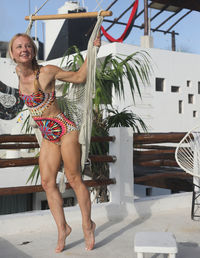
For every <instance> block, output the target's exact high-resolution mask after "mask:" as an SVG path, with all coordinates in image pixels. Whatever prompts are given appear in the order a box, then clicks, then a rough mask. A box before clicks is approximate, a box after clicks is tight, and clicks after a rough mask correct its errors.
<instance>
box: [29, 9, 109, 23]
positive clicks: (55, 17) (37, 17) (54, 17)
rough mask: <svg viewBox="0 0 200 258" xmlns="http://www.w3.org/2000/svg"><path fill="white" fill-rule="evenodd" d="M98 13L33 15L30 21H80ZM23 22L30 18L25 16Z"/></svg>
mask: <svg viewBox="0 0 200 258" xmlns="http://www.w3.org/2000/svg"><path fill="white" fill-rule="evenodd" d="M98 14H99V13H98V12H86V13H64V14H50V15H33V16H32V17H31V19H32V20H33V21H35V20H58V19H80V18H92V17H97V16H98ZM100 15H101V16H104V17H105V16H112V12H111V11H102V12H101V14H100ZM25 20H30V16H25Z"/></svg>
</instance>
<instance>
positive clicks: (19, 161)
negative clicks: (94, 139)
mask: <svg viewBox="0 0 200 258" xmlns="http://www.w3.org/2000/svg"><path fill="white" fill-rule="evenodd" d="M89 159H90V160H91V161H92V162H115V161H116V160H117V158H116V157H115V156H108V155H90V156H89ZM38 160H39V158H38V157H26V158H16V159H0V168H7V167H24V166H34V165H38Z"/></svg>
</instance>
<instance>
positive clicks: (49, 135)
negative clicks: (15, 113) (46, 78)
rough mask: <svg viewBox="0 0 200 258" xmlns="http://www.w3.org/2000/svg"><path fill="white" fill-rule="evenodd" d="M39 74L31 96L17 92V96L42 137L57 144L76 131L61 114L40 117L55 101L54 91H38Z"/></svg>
mask: <svg viewBox="0 0 200 258" xmlns="http://www.w3.org/2000/svg"><path fill="white" fill-rule="evenodd" d="M39 73H40V71H39V70H38V71H37V73H36V78H35V81H34V84H35V88H37V91H36V92H34V93H32V94H31V95H25V94H22V93H21V92H20V90H19V94H20V97H21V98H22V99H23V101H24V103H25V104H26V105H27V107H28V109H29V111H30V113H31V115H32V117H33V119H34V121H35V122H36V123H37V125H38V127H39V129H40V131H41V133H42V136H43V137H44V138H45V139H47V140H49V141H51V142H59V141H60V139H61V137H62V136H63V135H64V134H66V133H67V132H71V131H77V130H78V129H77V127H76V125H75V124H74V123H73V122H72V121H70V120H69V119H68V118H67V117H66V116H65V115H64V114H63V113H59V114H57V115H56V116H55V117H43V116H42V114H43V112H44V111H45V110H46V109H48V107H50V105H51V104H52V103H53V102H54V101H55V98H56V96H55V91H53V92H50V93H45V92H43V91H42V90H40V89H39V82H38V79H39Z"/></svg>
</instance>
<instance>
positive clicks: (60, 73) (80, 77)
mask: <svg viewBox="0 0 200 258" xmlns="http://www.w3.org/2000/svg"><path fill="white" fill-rule="evenodd" d="M94 46H96V47H100V46H101V33H100V32H99V33H98V35H97V37H96V39H95V40H94ZM55 72H56V73H55V79H56V80H60V81H64V82H71V83H75V84H79V83H84V82H85V81H86V77H87V58H86V59H85V61H84V63H83V64H82V65H81V67H80V69H79V70H78V71H76V72H73V71H64V70H62V69H61V68H59V67H58V69H57V70H56V71H55Z"/></svg>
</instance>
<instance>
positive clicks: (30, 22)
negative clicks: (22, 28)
mask: <svg viewBox="0 0 200 258" xmlns="http://www.w3.org/2000/svg"><path fill="white" fill-rule="evenodd" d="M48 1H49V0H46V1H45V2H44V3H43V4H42V5H41V6H40V8H38V9H37V10H36V11H35V13H33V14H31V15H30V16H29V24H28V27H27V29H26V32H25V33H26V34H28V35H30V33H31V29H32V27H33V20H32V16H34V15H36V14H37V13H38V12H39V11H40V10H41V9H42V7H43V6H44V5H45V4H46V3H47V2H48Z"/></svg>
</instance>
